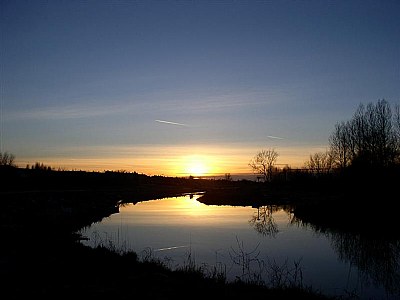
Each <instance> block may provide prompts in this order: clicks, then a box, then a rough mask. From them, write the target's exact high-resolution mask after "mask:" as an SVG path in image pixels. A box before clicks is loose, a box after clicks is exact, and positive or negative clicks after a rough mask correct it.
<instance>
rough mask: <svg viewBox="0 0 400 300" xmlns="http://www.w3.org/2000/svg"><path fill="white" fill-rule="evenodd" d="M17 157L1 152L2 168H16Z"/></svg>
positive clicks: (0, 162)
mask: <svg viewBox="0 0 400 300" xmlns="http://www.w3.org/2000/svg"><path fill="white" fill-rule="evenodd" d="M14 161H15V156H14V155H13V154H11V153H8V152H4V153H1V152H0V166H14Z"/></svg>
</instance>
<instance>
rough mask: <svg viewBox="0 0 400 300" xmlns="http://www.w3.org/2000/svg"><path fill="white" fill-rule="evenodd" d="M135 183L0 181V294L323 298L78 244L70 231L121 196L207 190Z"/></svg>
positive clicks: (112, 207) (113, 207)
mask: <svg viewBox="0 0 400 300" xmlns="http://www.w3.org/2000/svg"><path fill="white" fill-rule="evenodd" d="M57 176H58V175H57ZM91 176H92V175H91ZM96 176H98V175H96ZM90 178H91V177H90ZM100 179H101V178H100ZM35 180H38V181H40V180H39V179H38V178H36V179H35ZM141 180H142V182H136V183H135V184H132V183H129V184H126V185H122V186H121V185H113V186H112V185H93V186H84V184H83V183H82V182H77V185H78V183H79V184H80V185H79V186H75V187H74V188H72V189H71V188H69V189H68V188H66V187H65V186H63V187H62V188H61V187H60V186H57V184H60V185H61V183H57V181H56V180H54V181H51V186H50V187H48V188H45V187H46V186H45V184H44V183H43V182H42V184H43V186H42V187H41V188H40V189H34V190H32V187H29V188H28V187H26V188H24V187H23V186H20V187H19V188H17V189H16V188H15V185H16V184H14V187H13V186H10V185H9V186H7V187H6V186H2V191H1V201H0V208H1V210H0V211H1V224H0V225H1V232H2V238H3V242H2V246H1V248H0V276H1V277H0V283H1V293H2V295H5V296H6V298H5V299H31V298H38V299H73V298H78V299H143V298H147V299H187V298H191V299H204V298H213V299H243V298H248V297H262V298H269V299H288V298H296V299H328V298H327V297H325V296H323V295H321V294H319V293H318V292H317V291H313V290H311V289H309V288H306V287H298V286H297V287H285V288H284V289H268V288H267V287H265V286H261V285H257V284H253V283H249V282H240V281H238V282H232V283H229V282H226V280H225V278H224V276H223V274H219V273H217V272H204V270H203V269H201V268H199V267H197V266H189V267H186V268H183V269H181V270H177V271H172V270H170V269H169V268H168V267H166V266H164V265H163V264H162V263H160V262H158V261H154V260H152V259H147V260H143V259H139V258H138V256H137V254H136V253H133V252H124V253H121V252H120V251H119V249H113V248H112V247H107V248H106V247H99V248H96V249H93V248H90V247H87V246H84V245H82V244H81V243H80V240H79V239H80V238H81V237H80V236H79V235H77V234H76V232H77V231H79V229H81V228H83V227H85V226H89V225H90V224H92V223H93V222H96V221H100V220H101V219H102V218H104V217H107V216H109V215H110V214H112V213H115V212H117V211H118V203H120V202H121V201H126V202H128V201H129V202H137V201H143V200H147V199H157V198H162V197H171V196H178V195H180V194H182V193H186V192H196V191H199V190H200V189H204V188H207V187H206V186H201V184H200V183H201V182H200V181H197V182H196V183H194V182H193V181H187V184H185V182H184V181H179V184H176V182H177V181H174V180H172V181H170V182H168V180H166V181H163V182H160V181H159V182H158V183H157V184H155V183H154V182H152V181H151V180H150V179H149V181H148V182H146V181H145V178H141ZM156 180H160V179H159V178H158V179H156ZM93 182H95V181H93ZM104 182H106V181H104ZM171 183H175V184H171ZM64 184H65V183H63V184H62V185H64ZM204 184H209V182H205V183H204ZM214 184H215V183H214ZM33 187H34V186H33ZM55 187H57V188H55Z"/></svg>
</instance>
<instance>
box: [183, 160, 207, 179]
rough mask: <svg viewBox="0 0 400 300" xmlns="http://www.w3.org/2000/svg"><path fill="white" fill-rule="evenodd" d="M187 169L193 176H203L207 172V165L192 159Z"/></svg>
mask: <svg viewBox="0 0 400 300" xmlns="http://www.w3.org/2000/svg"><path fill="white" fill-rule="evenodd" d="M187 170H188V173H190V174H191V175H193V176H203V175H205V174H206V173H207V167H206V166H205V164H204V163H203V162H201V161H193V162H192V163H190V164H189V165H188V166H187Z"/></svg>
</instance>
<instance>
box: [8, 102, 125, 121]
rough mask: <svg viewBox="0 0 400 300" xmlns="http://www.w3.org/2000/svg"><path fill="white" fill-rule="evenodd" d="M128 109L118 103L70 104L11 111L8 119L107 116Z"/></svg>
mask: <svg viewBox="0 0 400 300" xmlns="http://www.w3.org/2000/svg"><path fill="white" fill-rule="evenodd" d="M126 110H127V107H126V106H123V105H121V106H117V105H103V106H101V105H99V106H95V105H69V106H60V107H56V106H53V107H41V108H34V109H30V110H25V111H17V112H10V113H9V114H8V119H17V120H19V119H39V120H43V119H46V120H56V119H57V120H60V119H79V118H91V117H99V116H105V115H109V114H115V113H122V112H125V111H126Z"/></svg>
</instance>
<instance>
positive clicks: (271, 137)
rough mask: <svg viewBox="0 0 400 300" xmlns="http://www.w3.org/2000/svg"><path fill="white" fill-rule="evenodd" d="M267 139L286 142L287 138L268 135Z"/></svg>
mask: <svg viewBox="0 0 400 300" xmlns="http://www.w3.org/2000/svg"><path fill="white" fill-rule="evenodd" d="M267 138H270V139H274V140H284V139H285V138H283V137H279V136H273V135H267Z"/></svg>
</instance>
